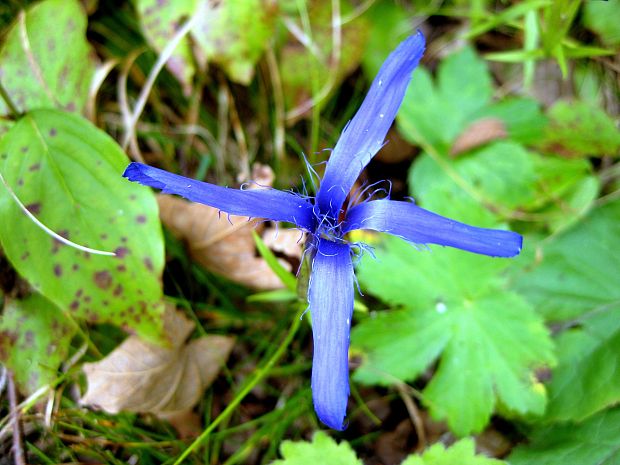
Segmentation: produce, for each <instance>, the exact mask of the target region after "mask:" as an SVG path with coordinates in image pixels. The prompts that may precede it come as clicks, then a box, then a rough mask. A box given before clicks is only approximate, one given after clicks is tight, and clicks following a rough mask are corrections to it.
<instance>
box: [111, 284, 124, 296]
mask: <svg viewBox="0 0 620 465" xmlns="http://www.w3.org/2000/svg"><path fill="white" fill-rule="evenodd" d="M122 293H123V286H122V285H121V284H117V285H116V287H115V288H114V290H113V291H112V294H114V295H115V296H116V297H118V296H119V295H121V294H122Z"/></svg>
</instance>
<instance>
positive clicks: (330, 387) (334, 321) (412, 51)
mask: <svg viewBox="0 0 620 465" xmlns="http://www.w3.org/2000/svg"><path fill="white" fill-rule="evenodd" d="M424 46H425V43H424V36H423V35H422V34H421V33H420V32H418V33H417V34H414V35H412V36H410V37H409V38H407V39H406V40H405V41H403V42H402V43H401V44H400V45H399V46H398V48H396V50H394V51H393V52H392V54H391V55H390V56H389V57H388V58H387V60H386V61H385V63H383V66H382V67H381V69H380V71H379V74H378V75H377V77H376V78H375V80H374V82H373V83H372V86H371V87H370V90H369V91H368V95H367V96H366V98H365V99H364V102H363V103H362V106H361V107H360V109H359V111H358V112H357V114H356V115H355V116H354V117H353V119H352V120H351V121H350V122H349V124H348V125H347V126H346V128H345V129H344V131H343V132H342V135H341V136H340V139H339V140H338V143H337V144H336V147H335V148H334V150H333V152H332V154H331V157H330V159H329V162H328V163H327V166H326V168H325V175H324V176H323V180H322V182H321V185H320V187H319V190H318V193H317V195H316V198H315V199H314V201H312V200H311V199H307V198H304V197H301V196H298V195H295V194H293V193H290V192H284V191H279V190H275V189H255V190H237V189H230V188H226V187H220V186H216V185H213V184H208V183H204V182H199V181H195V180H192V179H189V178H185V177H183V176H179V175H176V174H172V173H168V172H166V171H163V170H160V169H157V168H152V167H150V166H147V165H143V164H140V163H131V164H130V165H129V166H128V167H127V169H126V170H125V173H124V174H123V176H125V177H126V178H128V179H129V180H131V181H136V182H139V183H141V184H144V185H147V186H151V187H155V188H157V189H161V190H162V191H163V192H166V193H172V194H178V195H181V196H183V197H185V198H187V199H189V200H191V201H194V202H200V203H203V204H206V205H210V206H212V207H215V208H218V209H220V210H222V211H224V212H227V213H229V214H231V215H240V216H249V217H255V218H267V219H270V220H273V221H286V222H289V223H293V224H295V225H296V226H297V227H298V228H300V229H302V230H304V231H306V232H308V233H309V238H308V242H307V252H308V254H309V256H310V257H311V264H312V266H311V273H310V282H309V288H308V302H309V307H310V312H311V315H312V334H313V339H314V358H313V365H312V398H313V401H314V408H315V410H316V412H317V415H318V417H319V419H320V420H321V421H322V422H323V423H325V424H326V425H328V426H330V427H331V428H334V429H338V430H341V429H343V428H344V424H343V422H344V417H345V414H346V407H347V399H348V396H349V368H348V350H349V330H350V327H351V315H352V311H353V297H354V275H353V262H352V250H351V245H349V243H348V242H347V240H346V239H345V237H344V236H345V234H347V233H348V232H350V231H353V230H356V229H369V230H374V231H382V232H386V233H390V234H393V235H395V236H399V237H401V238H403V239H404V240H406V241H409V242H412V243H414V244H439V245H443V246H450V247H456V248H459V249H463V250H467V251H470V252H474V253H478V254H484V255H490V256H494V257H512V256H515V255H517V254H518V253H519V252H520V250H521V241H522V238H521V236H520V235H518V234H516V233H513V232H510V231H503V230H493V229H483V228H476V227H473V226H468V225H466V224H463V223H459V222H457V221H453V220H450V219H448V218H444V217H442V216H439V215H437V214H435V213H432V212H430V211H427V210H424V209H423V208H420V207H418V206H416V205H415V204H414V203H413V202H406V201H393V200H389V199H381V200H368V201H364V202H361V203H358V204H357V205H354V206H352V207H350V208H348V209H346V212H345V210H344V209H343V205H344V202H345V199H346V198H347V196H348V195H349V192H350V191H351V188H352V187H353V183H354V182H355V180H356V179H357V177H358V175H359V174H360V172H361V171H362V170H363V169H364V167H365V166H366V165H367V164H368V162H369V161H370V159H371V158H372V157H373V156H374V155H375V154H376V153H377V152H378V151H379V149H380V148H381V147H382V145H383V144H384V139H385V136H386V134H387V132H388V129H389V128H390V126H391V124H392V122H393V121H394V118H395V117H396V113H397V111H398V108H399V107H400V104H401V102H402V100H403V97H404V95H405V91H406V89H407V85H408V84H409V81H410V78H411V73H412V72H413V70H414V69H415V67H416V66H417V65H418V62H419V61H420V58H421V57H422V54H423V52H424Z"/></svg>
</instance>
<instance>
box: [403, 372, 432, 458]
mask: <svg viewBox="0 0 620 465" xmlns="http://www.w3.org/2000/svg"><path fill="white" fill-rule="evenodd" d="M396 390H397V391H398V394H399V395H400V398H401V399H402V400H403V402H404V404H405V407H406V408H407V412H408V413H409V417H410V418H411V423H413V427H414V428H415V432H416V434H417V436H418V444H417V445H416V448H415V449H416V452H421V451H423V450H424V449H426V431H424V423H423V422H422V418H421V417H420V411H419V410H418V407H417V406H416V404H415V402H414V401H413V400H412V399H411V397H409V393H408V392H407V389H406V388H405V386H404V385H403V383H398V384H396Z"/></svg>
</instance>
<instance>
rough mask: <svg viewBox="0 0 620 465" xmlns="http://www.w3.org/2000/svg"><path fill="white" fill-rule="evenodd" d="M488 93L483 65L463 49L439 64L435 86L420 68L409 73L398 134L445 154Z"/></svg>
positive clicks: (473, 54) (486, 101)
mask: <svg viewBox="0 0 620 465" xmlns="http://www.w3.org/2000/svg"><path fill="white" fill-rule="evenodd" d="M492 93H493V87H492V85H491V77H490V75H489V72H488V70H487V67H486V64H485V63H484V61H483V60H481V59H480V58H479V57H478V56H477V55H476V54H475V52H474V51H473V49H472V48H470V47H465V48H463V49H462V50H460V51H458V52H457V53H454V54H452V55H450V56H448V57H447V58H446V59H445V60H444V61H442V62H441V64H440V65H439V71H438V73H437V82H436V84H433V82H432V80H431V78H430V75H429V73H428V71H427V70H426V69H424V68H423V67H419V68H418V69H417V70H416V71H415V72H414V73H413V77H412V79H411V84H410V85H409V88H408V89H407V93H406V95H405V99H404V100H403V103H402V105H401V108H400V111H399V113H398V117H397V122H398V125H399V129H400V132H401V133H402V134H403V136H404V137H405V138H406V139H408V140H409V141H410V142H412V143H415V144H429V145H431V146H433V147H435V149H437V150H438V151H439V152H440V153H444V152H447V151H448V149H449V147H450V145H451V144H452V142H453V141H454V139H455V138H456V137H457V136H458V135H459V134H460V133H461V131H462V130H463V129H464V128H465V126H466V125H467V124H469V123H470V122H471V120H470V118H471V116H472V114H474V113H476V112H478V111H479V110H480V109H481V108H483V107H485V106H486V105H487V104H488V103H489V102H490V99H491V95H492Z"/></svg>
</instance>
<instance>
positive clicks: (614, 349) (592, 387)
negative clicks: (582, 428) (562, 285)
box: [545, 302, 620, 421]
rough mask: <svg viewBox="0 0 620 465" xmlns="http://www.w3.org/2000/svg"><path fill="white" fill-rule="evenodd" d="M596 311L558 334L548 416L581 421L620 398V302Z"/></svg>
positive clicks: (554, 418) (556, 419) (546, 416)
mask: <svg viewBox="0 0 620 465" xmlns="http://www.w3.org/2000/svg"><path fill="white" fill-rule="evenodd" d="M596 312H598V313H592V314H589V315H586V316H585V317H583V318H580V319H579V320H577V321H576V322H575V327H574V328H571V329H569V330H567V331H565V332H563V333H562V334H561V335H560V336H559V337H558V340H557V345H558V354H560V356H559V364H558V367H557V368H556V369H555V370H554V371H553V374H552V377H551V383H550V384H549V408H548V411H547V414H546V415H545V419H546V420H552V421H567V420H574V421H582V420H584V419H585V418H587V417H589V416H590V415H592V414H594V413H596V412H598V411H600V410H602V409H604V408H606V407H608V406H610V405H615V404H617V403H618V401H620V302H617V303H615V304H614V305H612V306H611V307H607V308H601V309H598V310H597V311H596Z"/></svg>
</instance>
